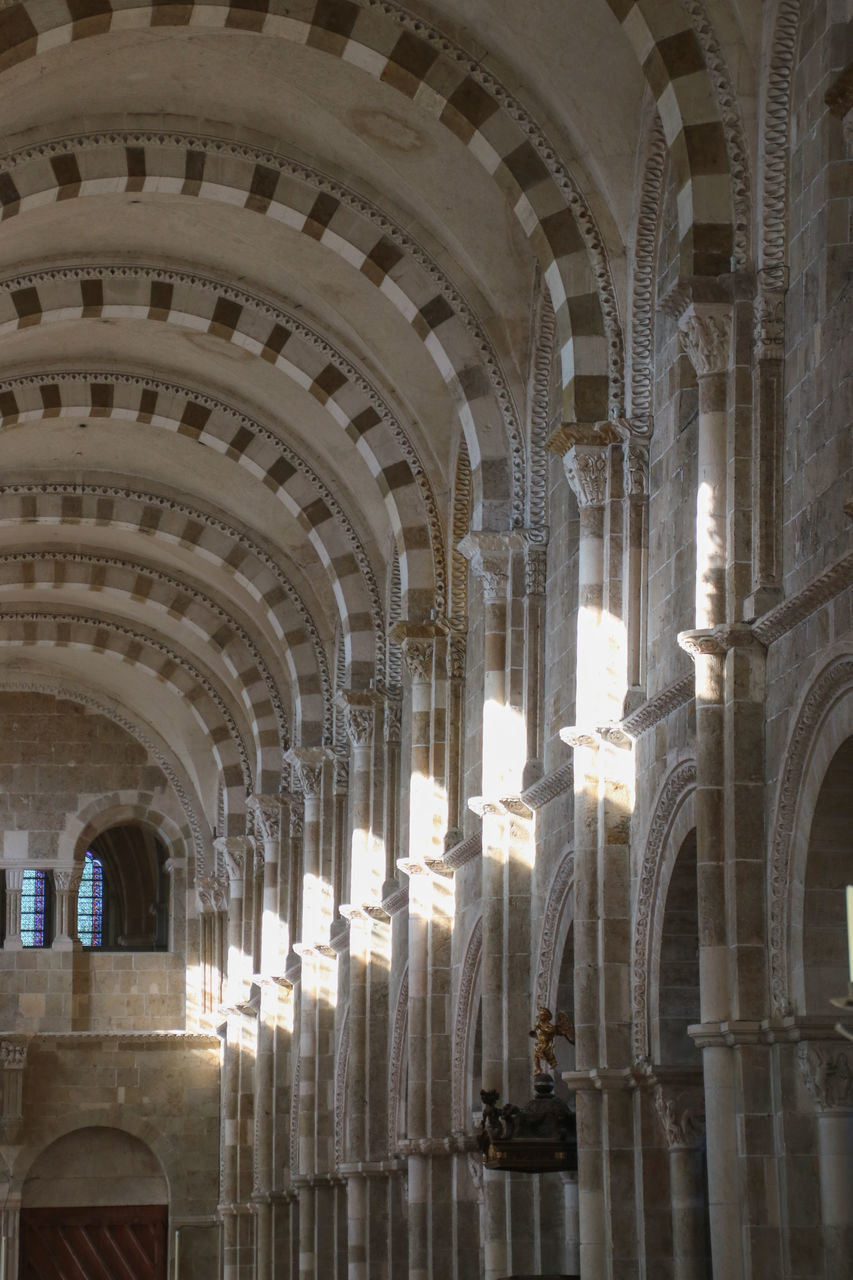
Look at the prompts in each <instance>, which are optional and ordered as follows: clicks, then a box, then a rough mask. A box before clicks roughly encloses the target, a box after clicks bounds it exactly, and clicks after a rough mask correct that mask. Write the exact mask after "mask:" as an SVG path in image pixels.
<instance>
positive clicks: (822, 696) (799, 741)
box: [769, 655, 853, 1017]
mask: <svg viewBox="0 0 853 1280" xmlns="http://www.w3.org/2000/svg"><path fill="white" fill-rule="evenodd" d="M851 688H853V655H845V656H843V657H841V658H836V659H835V660H834V661H833V662H831V663H830V664H829V666H827V667H826V668H825V669H824V670H823V671H822V672H821V674H820V676H819V677H818V679H817V681H816V682H815V684H814V685H813V686H812V688H811V689H810V690H809V693H808V695H807V697H806V699H805V702H804V703H803V705H802V707H801V709H800V712H799V715H798V717H797V722H796V724H795V726H794V730H793V733H792V735H791V738H790V741H789V745H788V750H787V753H786V758H785V767H784V770H783V773H782V777H781V781H780V785H779V799H778V803H777V806H776V813H775V824H774V828H773V843H772V846H771V849H770V928H769V933H770V998H771V1006H772V1009H773V1012H774V1014H776V1015H777V1016H778V1017H785V1016H787V1015H789V1014H790V1013H791V1012H792V1007H791V987H790V972H789V963H788V960H789V957H788V944H789V933H790V918H789V911H790V875H791V855H792V841H793V834H794V820H795V817H796V811H797V803H798V800H799V798H800V795H801V791H802V781H803V775H804V773H805V770H806V765H807V763H808V759H809V755H810V753H811V750H812V747H813V745H814V741H815V735H816V733H817V730H818V728H819V726H820V724H821V722H822V721H823V719H824V717H825V715H826V713H827V711H828V710H829V708H830V707H831V706H832V704H833V703H834V702H835V701H836V700H837V699H838V698H839V697H840V696H842V695H843V694H844V693H845V692H848V691H849V690H850V689H851Z"/></svg>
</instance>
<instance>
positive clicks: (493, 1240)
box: [458, 531, 534, 1280]
mask: <svg viewBox="0 0 853 1280" xmlns="http://www.w3.org/2000/svg"><path fill="white" fill-rule="evenodd" d="M525 548H526V543H525V539H524V538H523V536H522V535H520V534H504V533H494V532H488V531H477V532H472V533H469V534H468V535H467V536H466V537H465V538H463V539H462V541H461V542H460V543H459V547H458V549H459V551H460V552H461V553H462V554H463V555H464V556H465V557H466V559H467V560H468V562H469V564H470V566H471V571H472V573H473V575H474V577H475V578H476V579H477V580H478V581H479V583H480V585H481V588H482V593H483V616H484V624H485V640H484V662H483V735H482V736H483V751H482V788H483V794H482V796H480V797H475V798H472V799H471V800H470V801H469V806H470V807H471V808H472V809H473V810H474V811H475V812H476V813H478V814H479V815H480V817H481V818H482V849H483V855H482V882H481V900H482V906H483V943H482V962H481V963H482V968H481V974H482V977H481V999H482V1015H483V1075H482V1088H483V1089H492V1090H497V1091H498V1093H499V1094H500V1095H501V1097H502V1098H503V1099H504V1100H505V1101H508V1100H510V1099H511V1100H513V1101H515V1100H516V1099H521V1100H525V1099H526V1098H527V1097H528V1096H529V1094H530V1088H531V1065H530V1063H531V1059H530V1052H529V1049H530V1040H529V1035H528V1033H529V1029H530V988H531V982H530V882H531V876H532V866H533V846H532V824H531V822H530V818H531V816H532V815H531V813H530V811H529V810H528V809H527V808H526V806H524V805H521V807H519V806H518V804H517V801H518V797H519V795H520V793H521V791H522V789H523V787H524V769H525V765H526V763H527V758H528V746H529V738H528V731H527V727H526V724H525V718H524V707H525V694H526V692H527V690H526V684H525V656H524V639H525V629H524V626H523V621H524V610H523V608H516V609H514V608H512V605H513V602H514V601H519V602H520V601H521V600H522V599H523V597H524V594H525V588H526V585H527V583H526V576H527V575H526V570H527V565H526V563H525V561H526V556H525ZM483 1203H484V1219H485V1237H484V1240H483V1252H484V1265H485V1275H486V1277H487V1280H497V1277H500V1276H504V1275H506V1274H507V1273H508V1272H510V1271H512V1270H522V1271H523V1270H526V1269H527V1267H528V1266H529V1265H530V1258H532V1256H533V1252H532V1249H533V1235H534V1204H533V1196H532V1187H531V1185H530V1180H529V1179H520V1178H516V1177H514V1176H512V1177H510V1178H507V1177H506V1176H505V1175H503V1174H501V1173H499V1172H496V1171H494V1170H486V1171H485V1172H484V1178H483Z"/></svg>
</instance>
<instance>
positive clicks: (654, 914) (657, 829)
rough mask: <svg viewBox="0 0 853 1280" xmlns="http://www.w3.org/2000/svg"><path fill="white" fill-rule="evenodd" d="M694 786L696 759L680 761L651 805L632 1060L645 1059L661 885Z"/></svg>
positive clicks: (639, 909)
mask: <svg viewBox="0 0 853 1280" xmlns="http://www.w3.org/2000/svg"><path fill="white" fill-rule="evenodd" d="M695 788H696V763H695V761H693V760H684V761H682V762H681V763H679V764H678V765H676V766H675V768H674V769H672V770H671V771H670V773H669V775H668V777H667V778H666V780H665V782H664V783H663V785H662V787H661V788H660V790H659V791H658V794H657V799H656V801H655V803H654V805H653V807H652V817H651V822H650V823H649V830H648V835H647V837H646V841H645V853H644V856H643V861H642V864H641V867H640V874H639V878H638V883H637V897H636V906H635V909H634V922H633V934H634V941H633V947H632V951H633V987H632V995H631V1004H632V1008H631V1015H632V1022H633V1031H632V1039H633V1050H634V1059H635V1061H637V1062H646V1061H648V1060H649V1057H650V1054H651V1051H652V1035H651V1025H650V1013H651V983H652V981H653V971H654V967H655V958H656V956H657V955H659V953H660V935H661V930H662V928H663V907H664V903H665V901H666V885H667V884H668V882H669V878H670V876H671V874H672V868H673V867H674V865H675V860H676V858H677V856H678V852H679V850H680V849H681V847H682V845H683V843H684V840H685V839H686V837H687V835H688V833H689V832H690V831H691V830H692V828H693V827H694V826H695V819H694V816H693V792H694V790H695Z"/></svg>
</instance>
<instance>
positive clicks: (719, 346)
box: [678, 303, 732, 378]
mask: <svg viewBox="0 0 853 1280" xmlns="http://www.w3.org/2000/svg"><path fill="white" fill-rule="evenodd" d="M678 327H679V330H680V333H681V349H682V351H685V352H686V353H687V356H688V358H689V360H690V363H691V364H692V365H693V368H694V369H695V370H696V374H697V377H700V378H703V377H705V376H706V375H708V374H712V373H725V371H726V369H727V368H728V367H729V348H730V345H731V334H732V315H731V310H730V308H729V307H727V306H725V305H724V304H720V303H691V305H690V306H689V307H688V308H687V310H686V311H685V312H684V313H683V315H682V316H681V318H680V320H679V322H678Z"/></svg>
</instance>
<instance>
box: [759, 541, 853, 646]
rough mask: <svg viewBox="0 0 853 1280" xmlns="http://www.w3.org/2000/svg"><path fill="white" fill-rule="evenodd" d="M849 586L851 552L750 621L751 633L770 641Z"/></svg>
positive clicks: (851, 582)
mask: <svg viewBox="0 0 853 1280" xmlns="http://www.w3.org/2000/svg"><path fill="white" fill-rule="evenodd" d="M851 586H853V553H851V554H850V555H846V556H843V557H842V558H841V559H840V560H837V561H836V562H835V564H833V565H830V567H829V568H828V569H825V570H824V571H823V573H820V574H818V576H817V577H816V578H813V579H812V581H811V582H810V583H808V585H807V586H805V587H803V589H802V590H801V591H798V592H797V594H796V595H793V596H789V597H788V599H787V600H783V601H782V602H781V604H777V605H776V606H775V608H773V609H770V610H769V611H768V612H767V613H765V614H763V615H762V616H761V617H760V618H758V619H757V620H756V621H755V622H754V623H753V624H752V633H753V635H754V636H756V637H757V638H758V639H759V640H760V641H761V642H762V644H766V645H771V644H772V643H773V642H774V640H779V639H781V637H782V636H784V635H787V633H788V632H789V631H793V629H794V627H798V626H799V625H800V623H801V622H805V621H807V619H809V618H810V617H811V616H812V615H813V614H814V613H815V612H816V611H817V610H818V609H820V608H821V607H822V606H823V605H826V604H830V603H831V602H832V601H833V600H834V599H835V597H836V596H838V595H840V594H841V592H842V591H846V590H847V588H848V587H851Z"/></svg>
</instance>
